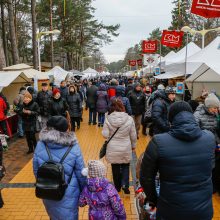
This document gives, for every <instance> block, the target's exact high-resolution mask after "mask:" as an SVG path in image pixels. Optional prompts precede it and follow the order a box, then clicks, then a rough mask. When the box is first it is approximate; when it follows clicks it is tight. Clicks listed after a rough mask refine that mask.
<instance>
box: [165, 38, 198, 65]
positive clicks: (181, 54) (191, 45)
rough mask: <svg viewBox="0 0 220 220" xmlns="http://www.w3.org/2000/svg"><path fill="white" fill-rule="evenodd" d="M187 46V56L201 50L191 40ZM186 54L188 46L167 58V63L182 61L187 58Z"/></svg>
mask: <svg viewBox="0 0 220 220" xmlns="http://www.w3.org/2000/svg"><path fill="white" fill-rule="evenodd" d="M187 47H188V48H187V51H188V55H187V57H190V56H192V55H193V54H196V53H197V52H199V51H201V48H200V47H198V46H197V45H196V44H195V43H194V42H190V43H189V44H188V45H187ZM185 56H186V46H185V47H183V48H182V49H181V50H180V51H178V52H177V53H176V54H175V56H171V57H170V58H167V59H166V65H169V64H173V63H178V62H182V61H183V60H185Z"/></svg>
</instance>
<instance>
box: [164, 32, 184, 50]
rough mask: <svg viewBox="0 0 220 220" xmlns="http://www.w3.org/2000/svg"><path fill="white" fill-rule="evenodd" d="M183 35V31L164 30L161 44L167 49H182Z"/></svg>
mask: <svg viewBox="0 0 220 220" xmlns="http://www.w3.org/2000/svg"><path fill="white" fill-rule="evenodd" d="M183 35H184V32H183V31H169V30H164V31H163V34H162V39H161V44H163V45H164V46H167V47H181V45H182V41H183Z"/></svg>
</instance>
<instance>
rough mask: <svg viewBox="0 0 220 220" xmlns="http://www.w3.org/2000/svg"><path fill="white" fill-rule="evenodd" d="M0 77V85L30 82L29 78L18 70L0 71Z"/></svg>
mask: <svg viewBox="0 0 220 220" xmlns="http://www.w3.org/2000/svg"><path fill="white" fill-rule="evenodd" d="M0 79H1V80H0V87H7V86H9V85H10V84H11V83H25V82H30V79H29V78H28V77H27V76H26V75H25V74H24V73H21V72H19V71H14V72H11V71H10V72H6V71H0Z"/></svg>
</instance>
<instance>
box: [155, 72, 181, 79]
mask: <svg viewBox="0 0 220 220" xmlns="http://www.w3.org/2000/svg"><path fill="white" fill-rule="evenodd" d="M181 76H184V73H173V72H167V73H164V74H160V75H158V76H154V78H155V79H172V78H177V77H181Z"/></svg>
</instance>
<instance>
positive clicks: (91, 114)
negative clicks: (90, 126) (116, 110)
mask: <svg viewBox="0 0 220 220" xmlns="http://www.w3.org/2000/svg"><path fill="white" fill-rule="evenodd" d="M96 114H97V113H96V110H95V109H93V108H89V123H96Z"/></svg>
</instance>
